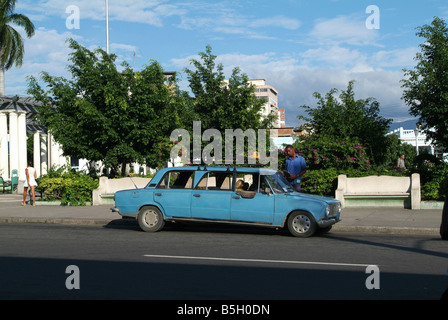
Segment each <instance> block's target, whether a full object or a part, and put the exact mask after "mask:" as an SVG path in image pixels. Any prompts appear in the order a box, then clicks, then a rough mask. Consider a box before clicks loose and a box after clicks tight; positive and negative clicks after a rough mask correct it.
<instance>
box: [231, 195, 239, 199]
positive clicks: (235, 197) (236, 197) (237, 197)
mask: <svg viewBox="0 0 448 320" xmlns="http://www.w3.org/2000/svg"><path fill="white" fill-rule="evenodd" d="M232 198H233V199H241V197H240V196H232Z"/></svg>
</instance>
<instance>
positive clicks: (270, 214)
mask: <svg viewBox="0 0 448 320" xmlns="http://www.w3.org/2000/svg"><path fill="white" fill-rule="evenodd" d="M246 177H247V175H246ZM263 179H264V177H263V176H262V181H261V183H260V186H257V187H256V188H252V190H250V191H247V190H241V191H239V190H237V189H236V190H235V191H234V192H232V197H231V200H230V208H231V212H230V217H231V220H232V221H244V222H258V223H269V224H272V223H273V221H274V199H275V197H274V196H273V195H272V194H267V193H265V188H266V187H269V186H268V185H267V184H266V183H265V181H264V180H263ZM252 183H258V176H256V175H254V176H253V182H252ZM238 185H239V183H238V181H237V182H236V186H238Z"/></svg>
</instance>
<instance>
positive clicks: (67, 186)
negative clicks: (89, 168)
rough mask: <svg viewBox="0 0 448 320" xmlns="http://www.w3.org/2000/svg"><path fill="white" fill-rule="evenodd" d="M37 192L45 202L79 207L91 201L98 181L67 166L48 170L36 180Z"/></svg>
mask: <svg viewBox="0 0 448 320" xmlns="http://www.w3.org/2000/svg"><path fill="white" fill-rule="evenodd" d="M37 180H38V187H37V189H36V190H37V192H42V193H43V200H45V201H55V200H56V201H61V204H63V205H71V206H81V205H86V202H91V201H92V191H93V190H95V189H97V188H98V185H99V181H98V180H97V179H94V178H92V177H91V176H89V175H88V174H87V173H85V172H83V171H78V172H77V171H74V170H72V169H71V168H70V167H68V166H63V167H60V168H56V169H53V168H52V169H50V170H49V172H48V173H47V174H46V175H43V176H42V177H40V178H38V179H37Z"/></svg>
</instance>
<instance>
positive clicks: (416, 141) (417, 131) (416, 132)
mask: <svg viewBox="0 0 448 320" xmlns="http://www.w3.org/2000/svg"><path fill="white" fill-rule="evenodd" d="M418 133H419V128H418V125H417V127H416V128H415V129H414V134H415V151H416V152H417V155H418Z"/></svg>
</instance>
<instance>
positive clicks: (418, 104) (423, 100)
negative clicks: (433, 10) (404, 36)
mask: <svg viewBox="0 0 448 320" xmlns="http://www.w3.org/2000/svg"><path fill="white" fill-rule="evenodd" d="M417 30H418V31H417V36H419V37H421V38H424V39H425V40H424V42H423V43H422V44H420V49H421V51H420V52H418V53H417V55H416V56H415V60H416V61H417V65H416V66H415V68H414V69H413V70H407V69H404V72H405V79H404V80H402V84H403V85H402V87H403V88H404V91H403V96H402V99H403V100H404V101H405V102H406V104H407V105H409V106H410V109H409V110H410V114H411V115H413V116H416V117H419V118H420V120H419V123H420V124H421V129H422V130H423V131H424V132H425V134H426V136H427V137H428V138H429V139H431V140H433V141H434V143H435V144H437V145H438V146H441V147H444V148H447V147H448V94H447V92H448V72H447V70H448V26H447V24H446V23H445V21H444V20H443V19H441V18H438V17H435V18H434V20H433V21H432V22H431V24H430V25H424V26H423V27H419V28H417Z"/></svg>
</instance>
